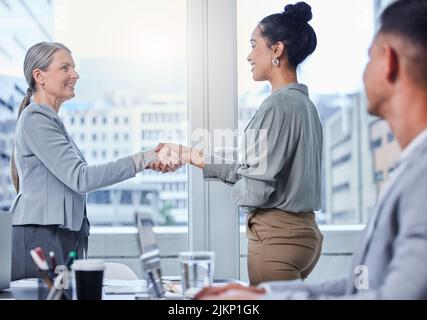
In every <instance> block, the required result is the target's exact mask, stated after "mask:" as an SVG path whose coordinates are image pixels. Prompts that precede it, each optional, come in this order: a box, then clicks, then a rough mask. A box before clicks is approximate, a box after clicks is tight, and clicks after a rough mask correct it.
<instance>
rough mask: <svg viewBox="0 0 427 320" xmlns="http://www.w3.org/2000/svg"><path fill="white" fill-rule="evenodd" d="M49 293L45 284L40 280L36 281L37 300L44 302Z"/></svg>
mask: <svg viewBox="0 0 427 320" xmlns="http://www.w3.org/2000/svg"><path fill="white" fill-rule="evenodd" d="M48 293H49V288H48V287H47V284H46V282H45V281H44V280H43V279H42V278H38V279H37V299H38V300H46V298H47V295H48Z"/></svg>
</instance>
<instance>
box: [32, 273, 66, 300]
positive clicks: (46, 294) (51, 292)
mask: <svg viewBox="0 0 427 320" xmlns="http://www.w3.org/2000/svg"><path fill="white" fill-rule="evenodd" d="M57 277H58V276H57ZM55 279H56V278H54V279H53V280H52V286H51V288H49V287H48V284H47V283H46V278H38V281H37V287H38V288H37V298H38V299H39V300H72V299H73V286H72V281H71V280H69V281H68V282H66V283H64V282H61V283H59V284H58V283H56V282H55ZM55 283H56V285H55Z"/></svg>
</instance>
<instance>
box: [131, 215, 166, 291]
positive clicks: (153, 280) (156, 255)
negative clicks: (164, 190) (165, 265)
mask: <svg viewBox="0 0 427 320" xmlns="http://www.w3.org/2000/svg"><path fill="white" fill-rule="evenodd" d="M136 226H137V228H138V238H139V251H140V252H139V253H140V260H141V264H142V269H143V270H142V271H143V273H144V274H145V275H146V277H147V286H148V290H149V292H150V294H151V296H152V297H153V298H162V297H163V296H164V290H163V287H162V283H161V278H162V272H161V265H160V251H159V247H158V245H157V243H156V240H155V237H154V231H153V227H154V222H153V220H152V219H151V217H150V216H147V215H146V214H139V213H137V214H136Z"/></svg>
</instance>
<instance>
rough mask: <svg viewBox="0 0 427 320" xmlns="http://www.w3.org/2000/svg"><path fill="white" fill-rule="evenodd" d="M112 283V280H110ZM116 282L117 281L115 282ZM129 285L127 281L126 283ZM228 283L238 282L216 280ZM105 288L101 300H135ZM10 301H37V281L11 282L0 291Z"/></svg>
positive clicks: (174, 295) (176, 296)
mask: <svg viewBox="0 0 427 320" xmlns="http://www.w3.org/2000/svg"><path fill="white" fill-rule="evenodd" d="M111 281H114V280H111ZM117 281H118V280H117ZM135 281H136V282H135V283H140V281H141V280H135ZM127 282H128V283H129V281H127ZM230 282H239V283H241V284H244V282H240V281H238V280H216V281H215V284H216V285H225V284H227V283H230ZM104 283H107V284H108V280H104ZM105 288H106V286H104V287H103V292H102V300H135V296H136V295H135V294H129V293H126V294H123V293H120V294H111V293H109V294H106V293H105ZM166 298H167V299H168V300H169V299H171V300H181V299H182V297H181V295H180V294H178V293H170V292H166ZM3 299H6V300H8V299H11V300H38V282H37V279H25V280H18V281H13V282H12V283H11V285H10V289H7V290H4V291H0V300H3Z"/></svg>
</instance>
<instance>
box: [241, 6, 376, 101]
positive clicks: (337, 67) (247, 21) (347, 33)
mask: <svg viewBox="0 0 427 320" xmlns="http://www.w3.org/2000/svg"><path fill="white" fill-rule="evenodd" d="M306 2H307V3H308V4H309V5H310V6H311V7H312V13H313V20H311V21H310V24H311V26H312V27H313V28H314V30H315V32H316V34H317V41H318V45H317V49H316V51H315V52H314V53H313V54H312V56H310V57H309V58H308V59H307V60H306V61H305V63H303V64H302V65H301V67H300V70H299V81H300V82H303V83H306V84H307V85H308V86H309V88H310V92H311V93H314V94H345V93H352V92H355V91H358V90H361V89H362V74H363V70H364V67H365V65H366V62H367V58H368V48H369V46H370V43H371V40H372V37H373V31H374V21H375V20H374V15H373V0H306ZM289 3H295V2H294V1H283V0H268V1H266V0H264V1H260V0H237V5H238V7H237V14H238V16H237V19H238V20H237V22H238V37H237V38H238V61H239V91H241V92H244V91H245V90H247V88H252V89H255V88H259V87H260V86H261V85H260V84H257V83H254V82H253V81H252V80H251V79H252V78H251V73H250V68H249V64H248V63H247V61H246V57H247V56H248V54H249V51H250V49H251V48H250V42H249V40H250V35H251V33H252V31H253V29H254V28H255V27H256V25H257V23H258V22H259V21H260V20H262V18H264V17H265V16H267V15H270V14H272V13H278V12H282V11H283V9H284V7H285V5H286V4H289Z"/></svg>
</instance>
